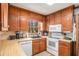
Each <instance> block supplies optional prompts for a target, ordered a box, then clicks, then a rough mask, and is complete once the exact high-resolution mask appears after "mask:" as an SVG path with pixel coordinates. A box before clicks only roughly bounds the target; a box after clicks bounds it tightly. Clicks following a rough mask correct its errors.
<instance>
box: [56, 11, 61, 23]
mask: <svg viewBox="0 0 79 59" xmlns="http://www.w3.org/2000/svg"><path fill="white" fill-rule="evenodd" d="M61 13H62V12H61V11H58V12H56V13H55V24H61V20H62V18H61V16H62V14H61Z"/></svg>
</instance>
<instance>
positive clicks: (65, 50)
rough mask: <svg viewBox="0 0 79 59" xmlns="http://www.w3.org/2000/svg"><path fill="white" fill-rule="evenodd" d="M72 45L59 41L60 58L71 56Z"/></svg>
mask: <svg viewBox="0 0 79 59" xmlns="http://www.w3.org/2000/svg"><path fill="white" fill-rule="evenodd" d="M71 55H72V44H71V42H65V41H59V56H71Z"/></svg>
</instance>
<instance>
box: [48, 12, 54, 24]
mask: <svg viewBox="0 0 79 59" xmlns="http://www.w3.org/2000/svg"><path fill="white" fill-rule="evenodd" d="M49 24H50V25H54V24H55V15H54V14H51V15H50V16H49Z"/></svg>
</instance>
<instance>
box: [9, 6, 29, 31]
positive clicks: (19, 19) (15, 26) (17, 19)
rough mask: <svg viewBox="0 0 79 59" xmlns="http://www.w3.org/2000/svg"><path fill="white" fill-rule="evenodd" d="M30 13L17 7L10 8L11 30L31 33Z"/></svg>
mask: <svg viewBox="0 0 79 59" xmlns="http://www.w3.org/2000/svg"><path fill="white" fill-rule="evenodd" d="M29 15H30V14H29V12H28V11H26V10H23V9H21V8H17V7H15V6H11V5H10V6H9V21H8V23H9V30H10V31H29V22H28V21H29V17H30V16H29Z"/></svg>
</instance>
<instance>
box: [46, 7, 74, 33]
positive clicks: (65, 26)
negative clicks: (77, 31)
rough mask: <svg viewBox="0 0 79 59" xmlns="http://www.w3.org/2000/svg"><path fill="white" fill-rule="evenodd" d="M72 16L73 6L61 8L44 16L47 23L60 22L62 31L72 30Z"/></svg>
mask: <svg viewBox="0 0 79 59" xmlns="http://www.w3.org/2000/svg"><path fill="white" fill-rule="evenodd" d="M72 18H73V6H70V7H67V8H65V9H63V10H60V11H58V12H55V13H53V14H50V15H48V16H47V17H46V19H48V20H49V25H55V24H61V25H62V32H71V31H72V29H73V28H72V26H73V24H72V23H73V22H72V20H73V19H72ZM46 21H47V20H46ZM49 25H46V26H49Z"/></svg>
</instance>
